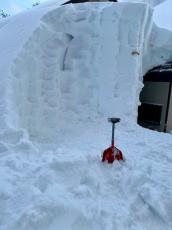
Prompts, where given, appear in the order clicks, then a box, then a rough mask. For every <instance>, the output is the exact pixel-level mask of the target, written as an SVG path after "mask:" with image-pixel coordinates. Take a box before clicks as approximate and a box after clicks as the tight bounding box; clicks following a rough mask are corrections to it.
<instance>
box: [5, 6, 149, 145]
mask: <svg viewBox="0 0 172 230" xmlns="http://www.w3.org/2000/svg"><path fill="white" fill-rule="evenodd" d="M41 9H42V8H41ZM33 13H34V12H33ZM43 13H44V15H45V10H44V11H43ZM35 14H36V15H37V11H36V12H35ZM41 14H42V12H39V14H38V15H37V18H36V23H38V24H34V26H31V25H33V23H32V22H29V23H28V24H29V26H30V30H32V31H33V30H34V32H33V33H32V34H31V35H30V36H29V39H28V40H27V41H26V42H25V44H24V45H22V43H21V42H22V41H23V43H24V37H28V34H29V32H30V31H29V29H27V33H26V31H25V30H26V29H25V30H24V31H22V36H23V38H22V37H21V35H20V36H19V37H18V36H16V37H17V41H18V42H20V45H19V44H18V43H16V44H15V47H19V46H20V47H22V48H20V49H21V50H20V52H19V53H18V55H17V57H16V58H15V60H14V61H13V63H12V64H11V73H10V75H9V79H8V84H6V83H4V84H2V85H3V86H4V87H3V90H5V87H8V89H7V94H8V96H5V98H4V100H3V104H5V103H6V104H5V105H4V106H5V107H6V109H7V110H8V113H7V118H8V119H7V121H6V122H5V121H4V125H5V124H6V126H9V124H11V127H10V128H14V129H23V128H24V129H26V130H27V131H28V132H29V136H30V138H31V139H32V140H34V139H36V140H39V141H43V142H45V141H46V142H49V141H56V140H57V139H58V135H59V132H60V133H61V129H63V127H64V123H66V122H68V121H69V120H75V121H76V120H88V119H90V118H91V119H95V118H98V117H99V118H100V117H101V118H102V117H107V116H112V115H114V116H120V117H121V118H122V120H123V121H124V122H125V121H130V122H133V121H136V118H137V104H138V103H139V102H138V95H139V92H140V88H141V82H140V80H139V77H140V74H141V60H142V53H143V50H144V45H145V44H144V41H145V40H146V39H147V37H148V33H149V27H150V25H151V15H152V12H151V10H150V8H149V7H148V5H146V4H129V3H105V4H103V3H102V4H97V3H85V4H76V5H75V6H73V5H72V6H71V5H68V6H63V7H60V8H57V9H54V10H49V12H48V13H47V14H46V15H45V16H43V17H40V15H41ZM20 17H21V16H20ZM30 17H32V18H34V17H33V16H32V15H31V16H30ZM13 23H14V24H15V25H18V23H16V22H15V20H14V22H13ZM22 23H23V22H22ZM20 24H21V22H20ZM23 25H24V24H22V25H21V26H18V30H22V29H23ZM10 26H11V24H10V23H9V24H7V26H6V30H8V31H9V29H10ZM36 27H37V28H36ZM14 28H15V27H13V30H14ZM2 32H3V31H2ZM4 33H5V32H4ZM14 40H15V39H14ZM17 41H16V42H17ZM13 43H14V41H13ZM8 48H9V47H8ZM10 49H11V48H10ZM4 50H5V52H7V49H4ZM5 81H7V79H5ZM3 95H5V94H4V93H3ZM126 98H130V100H126ZM6 100H8V101H7V102H6ZM107 102H108V103H107ZM124 102H125V103H124ZM59 121H60V122H59ZM62 121H64V123H63V122H62ZM61 125H62V126H61ZM57 127H58V128H57Z"/></svg>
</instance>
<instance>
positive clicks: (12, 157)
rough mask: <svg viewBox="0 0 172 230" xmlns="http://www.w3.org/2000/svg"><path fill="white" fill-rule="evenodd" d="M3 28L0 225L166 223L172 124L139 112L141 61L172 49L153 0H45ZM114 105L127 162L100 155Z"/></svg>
mask: <svg viewBox="0 0 172 230" xmlns="http://www.w3.org/2000/svg"><path fill="white" fill-rule="evenodd" d="M0 35H1V36H0V50H1V59H0V71H1V84H0V93H1V97H0V128H1V129H0V130H1V131H0V230H1V229H2V230H44V229H45V230H47V229H48V230H49V229H50V230H56V229H61V230H88V229H93V230H114V229H115V230H127V229H129V230H138V229H139V230H145V229H146V230H152V229H156V230H164V229H165V230H170V229H171V228H172V180H171V175H172V169H171V164H172V155H171V153H172V135H171V134H164V133H163V134H162V133H158V132H155V131H150V130H147V129H144V128H141V127H139V126H138V125H137V124H136V120H137V106H138V104H139V93H140V91H141V88H142V86H143V83H142V78H143V73H145V72H146V71H147V70H148V69H149V67H151V66H153V65H157V64H161V63H163V62H165V61H166V60H169V59H171V58H172V57H171V56H170V50H172V47H171V44H172V42H171V40H170V38H171V33H170V32H168V31H165V30H160V29H158V28H157V27H156V26H155V25H153V22H152V9H151V8H150V7H149V5H148V4H144V3H84V4H77V5H66V6H62V7H60V6H59V5H58V4H54V3H53V1H51V2H49V3H45V4H44V5H43V6H42V7H41V6H40V7H38V8H37V7H36V8H35V9H33V10H31V11H29V12H25V13H22V14H19V15H17V16H14V17H11V18H10V19H7V20H2V21H1V22H0ZM156 48H157V50H158V51H156ZM156 52H157V53H156ZM161 52H163V56H164V59H163V60H162V58H161V54H160V53H161ZM149 57H151V58H150V59H148V58H149ZM109 116H119V117H121V123H120V124H119V125H117V130H116V134H115V136H116V142H117V146H119V147H120V148H121V149H122V151H123V152H124V155H125V157H126V162H125V163H119V162H115V163H114V164H113V165H106V164H102V163H101V152H102V150H103V149H104V148H106V147H107V146H108V145H109V140H110V131H111V127H110V124H108V123H107V122H106V118H107V117H109Z"/></svg>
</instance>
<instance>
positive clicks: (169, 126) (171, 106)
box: [138, 62, 172, 132]
mask: <svg viewBox="0 0 172 230" xmlns="http://www.w3.org/2000/svg"><path fill="white" fill-rule="evenodd" d="M171 91H172V62H168V63H166V64H165V65H160V66H157V67H154V68H153V69H151V70H150V71H148V72H147V73H146V75H145V76H144V87H143V89H142V92H141V94H140V102H141V105H140V106H139V108H138V124H140V125H141V126H143V127H146V128H149V129H152V130H157V131H161V132H170V131H171V130H172V93H171Z"/></svg>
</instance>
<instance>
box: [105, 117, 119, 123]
mask: <svg viewBox="0 0 172 230" xmlns="http://www.w3.org/2000/svg"><path fill="white" fill-rule="evenodd" d="M108 121H109V122H111V123H113V124H115V123H117V122H120V118H116V117H111V118H108Z"/></svg>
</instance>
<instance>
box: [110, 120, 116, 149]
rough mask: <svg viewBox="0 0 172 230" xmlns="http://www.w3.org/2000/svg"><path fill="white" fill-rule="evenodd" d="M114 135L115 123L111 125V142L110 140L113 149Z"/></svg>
mask: <svg viewBox="0 0 172 230" xmlns="http://www.w3.org/2000/svg"><path fill="white" fill-rule="evenodd" d="M114 135H115V123H112V140H111V146H112V147H114V144H115V143H114V142H115V140H114Z"/></svg>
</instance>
